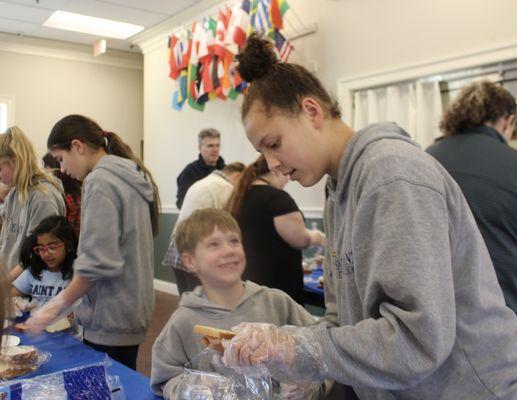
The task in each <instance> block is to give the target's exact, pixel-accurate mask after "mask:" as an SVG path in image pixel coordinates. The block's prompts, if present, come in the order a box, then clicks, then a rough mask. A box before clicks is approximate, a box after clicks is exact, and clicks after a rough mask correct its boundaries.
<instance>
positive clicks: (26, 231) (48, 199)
mask: <svg viewBox="0 0 517 400" xmlns="http://www.w3.org/2000/svg"><path fill="white" fill-rule="evenodd" d="M40 184H41V188H39V187H33V188H31V189H29V194H28V196H27V198H26V199H25V202H24V203H23V204H22V203H20V200H19V198H18V196H19V192H18V189H16V188H15V187H13V188H11V190H10V191H9V193H8V194H7V196H6V197H5V201H4V205H3V210H2V214H1V215H2V218H3V224H2V232H1V234H0V263H2V265H3V267H4V268H5V269H6V271H7V272H9V271H11V270H12V269H13V268H14V267H15V266H16V265H18V263H19V262H20V250H21V245H22V242H23V241H24V240H25V238H26V237H27V236H29V235H30V234H31V233H32V231H33V230H34V228H36V226H38V224H39V223H40V222H41V221H42V220H43V219H45V218H46V217H50V216H52V215H65V212H66V208H65V200H64V198H63V193H62V191H60V190H59V189H58V188H57V187H56V186H54V185H53V184H52V183H50V182H48V181H46V180H44V181H41V182H40ZM41 189H43V190H41Z"/></svg>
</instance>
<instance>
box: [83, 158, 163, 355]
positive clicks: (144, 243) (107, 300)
mask: <svg viewBox="0 0 517 400" xmlns="http://www.w3.org/2000/svg"><path fill="white" fill-rule="evenodd" d="M152 201H153V188H152V185H151V183H150V181H149V180H148V179H147V178H146V177H145V176H144V175H143V173H142V172H140V171H138V170H137V167H136V164H135V163H134V162H133V161H131V160H127V159H125V158H121V157H116V156H112V155H108V156H104V157H102V158H101V160H100V161H99V162H98V163H97V164H96V165H95V167H94V169H93V170H92V172H91V173H90V174H88V176H87V177H86V178H85V180H84V182H83V193H82V204H81V220H82V221H81V232H80V238H79V247H78V251H77V259H76V260H75V262H74V273H75V274H77V275H78V276H81V277H83V278H86V279H88V280H90V281H92V282H93V283H94V285H93V287H92V288H91V289H90V290H89V291H88V293H86V294H85V295H84V296H83V297H82V302H81V303H80V304H79V305H78V306H77V307H76V310H75V311H76V316H77V319H78V321H79V323H80V324H81V325H82V326H83V327H84V337H85V339H86V340H89V341H90V342H93V343H96V344H102V345H107V346H132V345H136V344H139V343H141V342H143V341H144V339H145V335H146V332H147V329H148V327H149V323H150V321H151V316H152V312H153V308H154V291H153V275H154V259H153V235H152V228H151V220H150V216H149V209H150V208H149V207H150V206H149V205H150V203H151V202H152Z"/></svg>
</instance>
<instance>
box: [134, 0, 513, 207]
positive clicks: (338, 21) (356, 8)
mask: <svg viewBox="0 0 517 400" xmlns="http://www.w3.org/2000/svg"><path fill="white" fill-rule="evenodd" d="M212 3H213V2H212ZM289 5H290V7H291V11H288V14H287V18H288V20H290V23H289V24H288V26H287V29H288V31H289V30H290V26H292V27H294V28H296V29H299V28H303V26H302V25H303V24H306V25H307V26H310V25H311V24H312V23H317V26H318V30H317V32H316V33H315V34H311V35H309V36H306V37H303V38H301V39H299V40H295V41H294V42H293V44H294V45H295V48H296V53H295V54H294V57H293V61H295V62H300V63H302V64H304V65H305V66H306V67H308V68H309V69H311V70H313V69H314V68H315V69H316V74H317V75H318V76H319V78H320V79H321V80H322V82H323V84H324V85H325V87H326V88H327V89H328V90H329V91H330V92H331V93H332V94H333V95H334V96H335V97H336V95H337V93H336V82H337V80H338V79H339V78H346V77H355V76H362V75H367V74H373V73H376V72H379V71H386V70H391V69H396V68H402V67H407V66H411V65H416V64H422V63H425V62H427V61H436V60H439V59H449V58H451V57H452V58H453V57H456V56H461V55H463V54H464V53H475V52H476V51H481V50H485V49H487V48H493V47H500V46H505V45H515V44H517V24H516V23H515V22H514V19H515V18H514V16H515V15H517V2H516V1H515V0H493V1H491V2H489V1H487V0H454V1H450V0H432V1H425V0H390V1H386V0H366V1H365V0H346V1H343V0H341V1H339V0H319V1H315V0H289ZM191 20H192V18H191V17H190V16H189V17H188V19H187V20H186V21H185V22H191ZM300 21H301V22H300ZM176 26H177V25H176ZM176 26H171V27H170V28H171V30H172V29H173V28H174V27H176ZM167 75H168V66H167V48H166V41H165V40H163V45H162V46H161V47H159V48H158V49H154V50H152V51H150V52H149V53H145V54H144V136H145V143H146V149H145V156H146V162H147V164H148V165H149V166H150V167H151V169H152V171H153V172H154V174H155V176H156V179H157V181H158V184H159V186H160V190H161V194H162V202H163V204H164V205H172V204H173V203H174V200H175V195H176V177H177V175H178V173H179V172H180V171H181V169H182V168H183V167H184V166H185V165H186V164H187V163H188V162H190V161H191V160H193V159H194V158H195V157H196V155H197V149H196V134H197V132H198V131H199V130H200V129H201V128H203V127H208V126H214V127H216V128H217V129H220V130H221V132H222V134H223V149H222V154H223V156H224V157H225V159H226V160H227V161H234V160H241V161H244V162H249V161H251V160H253V158H254V152H253V150H252V149H251V147H250V146H249V145H248V144H247V142H246V140H245V138H244V133H243V129H242V126H241V123H240V116H239V110H238V103H233V102H231V101H226V102H222V101H216V102H210V103H209V104H208V105H207V107H206V109H205V111H204V112H198V111H194V110H192V109H190V108H189V107H188V106H185V107H184V109H183V110H182V111H180V112H177V111H174V110H173V109H172V108H171V106H170V102H171V96H172V88H173V85H172V81H171V80H170V79H169V78H168V77H167ZM287 190H288V191H289V192H290V193H291V194H292V195H293V197H294V198H295V200H296V201H297V203H298V205H299V206H300V207H302V208H305V209H314V208H321V207H322V206H323V184H322V183H321V182H320V184H319V185H318V186H317V187H313V188H302V187H300V186H299V185H298V184H296V183H294V184H290V185H289V186H288V188H287Z"/></svg>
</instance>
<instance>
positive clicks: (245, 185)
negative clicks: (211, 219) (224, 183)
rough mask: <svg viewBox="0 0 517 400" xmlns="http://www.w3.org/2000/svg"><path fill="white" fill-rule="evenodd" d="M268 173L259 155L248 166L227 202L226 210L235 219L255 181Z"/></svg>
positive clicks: (265, 162)
mask: <svg viewBox="0 0 517 400" xmlns="http://www.w3.org/2000/svg"><path fill="white" fill-rule="evenodd" d="M268 172H269V167H268V165H267V161H266V159H265V158H264V156H263V155H262V154H261V155H260V156H259V158H257V160H255V162H254V163H252V164H250V165H248V166H247V167H246V168H245V169H244V172H243V173H242V175H241V177H240V179H239V182H237V185H236V186H235V188H234V189H233V192H232V195H231V196H230V199H229V200H228V204H227V206H226V210H227V211H228V212H229V213H230V214H232V217H234V218H237V216H238V215H239V213H240V212H241V208H242V203H243V201H244V198H245V197H246V193H248V190H249V188H250V186H251V184H252V183H253V181H254V180H255V179H257V178H258V177H259V176H262V175H265V174H267V173H268Z"/></svg>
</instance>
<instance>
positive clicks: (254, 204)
mask: <svg viewBox="0 0 517 400" xmlns="http://www.w3.org/2000/svg"><path fill="white" fill-rule="evenodd" d="M288 180H289V177H288V176H287V175H282V174H281V173H279V172H276V171H270V170H269V168H268V165H267V162H266V161H265V159H264V157H263V156H260V157H259V158H258V159H257V160H256V161H255V162H254V163H253V164H251V165H249V166H248V167H247V168H246V169H245V170H244V173H243V175H242V177H241V179H240V180H239V183H238V184H237V185H236V187H235V189H234V191H233V194H232V196H231V198H230V200H229V203H228V209H229V211H230V213H231V214H232V215H233V216H234V217H235V218H236V219H237V221H238V223H239V226H240V228H241V230H242V240H243V245H244V250H245V253H246V260H247V262H246V271H245V272H244V275H243V277H244V279H247V280H250V281H253V282H255V283H258V284H260V285H264V286H268V287H272V288H277V289H280V290H282V291H284V292H286V293H287V294H289V295H290V296H291V297H292V298H293V299H294V300H296V301H297V302H298V303H300V304H303V271H302V252H301V250H300V249H303V248H306V247H309V246H312V245H320V246H321V245H323V244H324V241H325V236H324V235H323V233H322V232H320V231H318V230H312V229H307V227H306V226H305V221H304V219H303V215H302V213H301V212H300V210H299V209H298V206H297V205H296V203H295V202H294V200H293V199H292V198H291V196H289V194H287V193H286V192H284V191H283V190H282V189H283V188H284V186H285V185H286V184H287V182H288Z"/></svg>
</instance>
